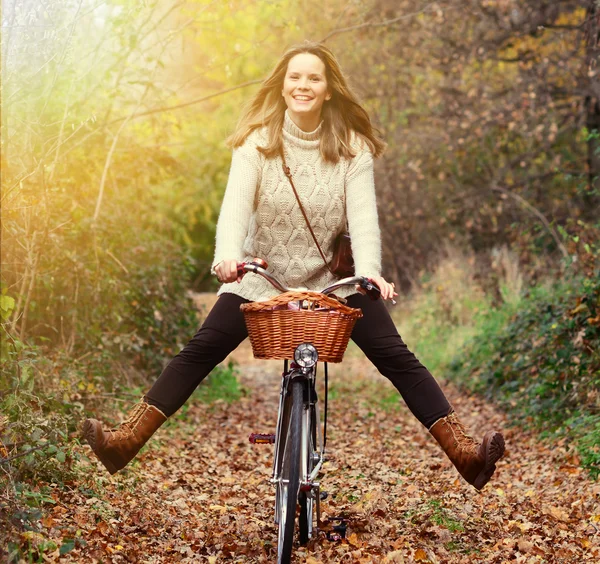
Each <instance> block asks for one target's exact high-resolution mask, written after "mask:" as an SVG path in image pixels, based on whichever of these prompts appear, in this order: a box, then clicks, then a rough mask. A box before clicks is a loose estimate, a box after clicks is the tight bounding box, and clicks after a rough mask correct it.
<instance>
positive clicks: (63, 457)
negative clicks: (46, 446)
mask: <svg viewBox="0 0 600 564" xmlns="http://www.w3.org/2000/svg"><path fill="white" fill-rule="evenodd" d="M56 460H58V461H59V462H60V463H61V464H64V462H65V460H66V455H65V453H64V451H62V450H59V451H58V452H57V453H56Z"/></svg>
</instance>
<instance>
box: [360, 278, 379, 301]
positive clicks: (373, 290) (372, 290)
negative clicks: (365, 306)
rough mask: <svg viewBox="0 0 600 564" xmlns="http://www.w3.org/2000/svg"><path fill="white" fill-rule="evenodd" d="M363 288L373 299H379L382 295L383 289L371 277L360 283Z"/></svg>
mask: <svg viewBox="0 0 600 564" xmlns="http://www.w3.org/2000/svg"><path fill="white" fill-rule="evenodd" d="M360 286H361V288H362V289H363V290H365V292H366V293H367V296H369V298H371V299H372V300H373V301H375V300H378V299H379V298H380V297H381V290H380V289H379V286H377V284H375V282H373V281H372V280H370V279H369V278H365V282H364V283H363V284H361V285H360Z"/></svg>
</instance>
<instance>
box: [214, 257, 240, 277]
mask: <svg viewBox="0 0 600 564" xmlns="http://www.w3.org/2000/svg"><path fill="white" fill-rule="evenodd" d="M237 265H238V261H237V260H233V259H231V260H222V261H221V262H220V263H218V264H216V265H215V266H214V270H215V274H216V275H217V278H218V279H219V282H235V281H236V280H237V281H238V282H240V280H241V279H242V277H241V276H239V275H238V270H237Z"/></svg>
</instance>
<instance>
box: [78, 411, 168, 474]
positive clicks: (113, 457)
mask: <svg viewBox="0 0 600 564" xmlns="http://www.w3.org/2000/svg"><path fill="white" fill-rule="evenodd" d="M166 420H167V417H166V415H165V414H164V413H163V412H162V411H160V409H158V408H156V407H154V406H153V405H150V404H148V403H146V402H145V401H141V402H140V403H138V404H137V405H136V406H135V407H134V408H133V409H132V410H131V413H130V414H129V417H128V418H127V419H126V420H125V421H123V423H121V425H119V427H117V428H116V429H111V430H106V429H103V428H102V423H100V421H97V420H96V419H86V420H85V421H84V422H83V426H82V430H83V435H84V437H85V438H86V440H87V442H88V443H89V445H90V446H91V447H92V450H93V451H94V454H95V455H96V456H97V457H98V458H99V459H100V462H102V464H104V466H106V469H107V470H108V471H109V472H110V473H111V474H114V473H115V472H118V471H119V470H121V469H122V468H125V466H126V465H127V464H128V463H129V462H130V461H131V460H132V459H133V458H134V456H135V455H136V454H137V453H138V452H139V450H140V449H141V448H142V447H143V446H144V445H145V444H146V442H147V441H148V439H149V438H150V437H151V436H152V435H153V434H154V432H155V431H156V430H157V429H158V428H159V427H160V426H161V425H162V424H163V423H164V422H165V421H166Z"/></svg>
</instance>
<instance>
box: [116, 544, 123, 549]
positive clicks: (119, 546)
mask: <svg viewBox="0 0 600 564" xmlns="http://www.w3.org/2000/svg"><path fill="white" fill-rule="evenodd" d="M115 550H123V547H122V546H121V545H120V544H117V545H116V546H115Z"/></svg>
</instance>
